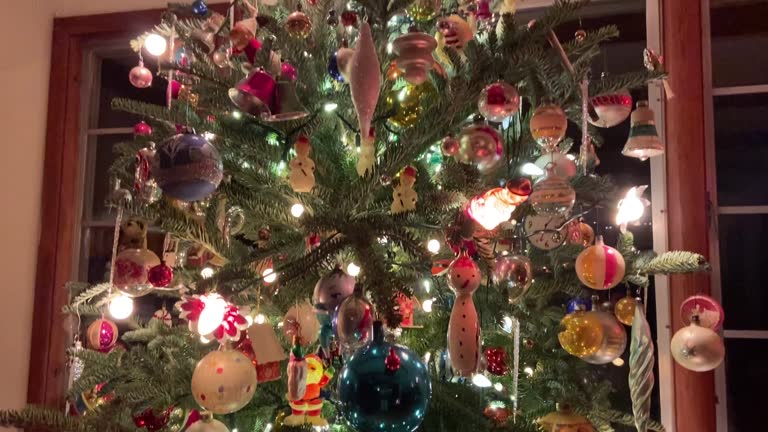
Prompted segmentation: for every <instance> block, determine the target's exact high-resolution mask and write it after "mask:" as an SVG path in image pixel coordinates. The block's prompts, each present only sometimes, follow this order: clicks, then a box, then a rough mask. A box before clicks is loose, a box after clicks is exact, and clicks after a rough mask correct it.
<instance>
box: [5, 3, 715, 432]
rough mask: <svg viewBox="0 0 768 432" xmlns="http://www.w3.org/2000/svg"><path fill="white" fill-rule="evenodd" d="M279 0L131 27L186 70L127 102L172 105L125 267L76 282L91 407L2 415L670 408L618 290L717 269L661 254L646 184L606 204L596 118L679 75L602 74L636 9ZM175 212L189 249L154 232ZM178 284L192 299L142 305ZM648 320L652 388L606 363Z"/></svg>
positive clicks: (637, 308)
mask: <svg viewBox="0 0 768 432" xmlns="http://www.w3.org/2000/svg"><path fill="white" fill-rule="evenodd" d="M259 3H260V4H258V5H256V4H251V2H249V1H248V0H239V1H235V2H234V3H233V5H232V7H230V8H229V9H228V10H227V11H226V16H224V15H223V14H219V13H216V12H214V11H212V10H209V8H208V6H207V5H206V4H205V3H204V2H203V1H202V0H197V1H195V3H193V4H191V5H172V6H170V7H169V11H168V13H167V14H166V15H165V16H164V17H163V22H162V24H161V25H159V26H158V27H157V28H154V29H147V33H146V34H144V35H141V36H139V37H138V38H137V39H136V40H134V41H132V46H133V48H134V49H135V50H136V51H137V52H139V53H142V54H143V55H145V56H146V55H154V56H157V59H158V65H157V68H158V70H157V71H156V72H155V73H153V72H152V71H150V70H149V69H147V68H146V67H144V65H143V64H140V65H139V66H137V67H136V68H134V70H132V71H131V76H130V79H131V83H132V84H134V85H135V86H137V87H147V86H149V85H151V82H152V80H153V79H154V80H167V82H168V105H167V106H157V105H151V104H147V103H142V102H137V101H131V100H123V99H117V100H114V101H113V107H114V108H115V109H118V110H124V111H128V112H131V113H135V114H139V115H141V116H144V117H145V118H146V119H147V122H148V123H142V124H139V125H137V127H136V138H135V140H134V141H133V142H130V143H125V144H123V145H121V146H119V148H118V150H117V151H118V157H117V160H116V162H115V164H114V166H113V167H112V172H113V173H114V175H115V177H116V178H117V179H119V180H121V182H116V184H115V189H114V192H113V193H112V196H111V198H110V202H109V204H110V205H111V206H112V207H113V208H114V209H115V213H116V215H117V220H116V231H115V244H114V248H113V251H114V257H115V258H114V259H113V263H112V265H111V268H110V272H109V273H110V274H109V277H108V282H105V283H101V284H97V285H95V286H85V285H83V284H72V285H71V286H70V289H71V290H72V301H71V304H70V305H69V306H67V307H66V308H65V311H64V312H65V313H68V314H73V315H77V316H78V317H81V318H82V320H84V322H86V323H88V324H89V326H88V330H87V332H84V333H83V336H84V337H85V338H86V339H87V342H88V343H87V345H88V347H87V349H85V348H83V347H82V346H81V345H80V344H79V342H78V343H77V344H76V345H75V348H73V349H72V350H71V352H70V356H71V358H72V368H71V371H70V372H71V375H72V377H71V386H70V405H72V406H71V409H70V412H68V413H66V414H64V413H61V412H60V411H58V410H55V409H48V408H43V407H30V408H27V409H25V410H22V411H19V412H16V411H5V412H0V424H2V425H11V426H17V427H40V428H49V429H52V430H71V431H105V430H116V431H117V430H136V429H137V428H139V429H140V430H143V429H147V430H150V431H155V430H169V431H170V430H174V431H176V430H189V431H195V430H196V431H201V430H227V429H228V430H233V431H234V430H238V431H269V430H273V431H276V430H280V431H294V430H295V431H299V430H313V428H316V429H321V430H322V429H326V428H330V430H338V431H353V430H358V431H360V432H367V431H373V430H382V431H410V430H416V428H418V430H423V431H466V430H490V429H494V430H510V431H512V430H514V431H538V430H545V431H555V430H561V429H559V428H560V427H566V426H570V427H571V428H573V429H567V430H578V431H591V430H600V431H610V430H613V429H612V428H614V427H617V428H621V427H625V426H631V427H632V428H635V427H636V428H637V430H640V431H646V430H663V427H661V425H660V424H659V423H657V422H655V421H652V420H650V418H649V411H650V397H651V389H652V387H653V375H652V367H653V362H654V359H653V345H652V343H651V342H650V340H649V338H650V336H649V333H648V324H647V322H646V321H645V318H644V315H643V307H642V304H641V303H639V302H638V301H637V300H635V299H634V297H633V296H630V297H628V298H627V299H622V300H621V301H619V303H620V306H617V308H616V314H615V315H614V312H613V310H611V311H610V312H607V311H606V310H605V309H601V305H600V304H599V303H600V299H602V300H606V299H607V295H605V293H606V292H607V291H606V290H609V289H611V288H613V287H615V286H617V285H618V286H629V287H632V288H631V289H630V291H632V292H635V291H637V292H642V291H643V290H645V289H647V288H648V287H649V283H650V282H649V277H650V276H652V275H654V274H668V273H683V272H692V271H700V270H703V269H705V267H706V265H705V263H704V261H703V259H702V257H701V256H699V255H696V254H691V253H686V252H670V253H665V254H663V255H660V256H655V255H654V254H653V253H652V252H639V251H637V250H635V248H634V246H633V239H632V235H631V233H630V232H629V231H628V230H627V229H626V226H627V223H631V222H632V221H633V220H635V219H637V218H638V217H639V214H638V212H639V213H640V214H641V213H642V210H643V207H644V204H643V202H642V199H641V198H640V196H641V195H642V190H639V192H638V191H637V190H633V191H632V194H628V195H627V196H626V197H625V199H624V201H623V205H621V206H619V221H618V222H617V223H618V224H619V226H620V228H621V233H622V234H621V235H620V236H619V241H618V244H616V245H615V248H613V247H609V246H606V245H604V244H603V242H602V240H601V238H600V236H599V234H600V233H599V232H598V233H597V234H598V235H597V236H596V235H595V234H596V233H594V231H593V229H592V228H591V226H590V225H588V224H586V223H584V222H582V217H587V218H588V217H589V216H590V214H591V212H592V211H593V210H595V209H597V208H616V206H617V202H618V201H619V199H620V198H621V195H620V193H619V191H617V190H615V188H614V187H613V186H612V185H611V182H610V180H609V179H607V178H603V177H600V176H597V175H595V174H594V173H593V168H594V165H595V164H596V157H595V153H594V144H599V142H600V138H599V132H598V129H597V127H598V126H599V127H610V126H612V125H615V124H617V123H619V122H621V121H623V120H625V119H626V118H627V117H628V116H629V113H630V111H631V107H632V101H631V98H630V97H629V93H628V92H627V89H630V88H636V87H641V86H644V85H646V84H647V83H648V82H649V81H651V80H657V79H663V77H664V72H663V70H661V68H660V67H659V64H658V62H649V65H650V67H649V69H648V70H643V71H638V72H636V73H631V74H623V75H614V76H609V77H606V78H604V79H601V80H597V81H592V82H589V81H588V75H589V69H590V64H591V61H592V59H593V58H594V57H595V56H597V55H599V53H600V48H599V46H600V43H602V42H604V41H606V40H609V39H611V38H614V37H616V36H617V34H618V31H617V29H616V28H615V27H613V26H608V27H605V28H601V29H598V30H594V31H589V32H584V31H580V32H579V33H577V35H576V38H575V39H574V40H572V41H567V42H565V43H563V44H561V43H560V41H559V40H558V38H557V36H555V33H554V29H556V28H557V27H558V26H559V25H561V24H563V23H565V22H567V21H571V20H574V19H575V18H577V16H578V13H579V10H580V9H581V8H582V7H584V6H585V5H586V3H587V2H586V1H558V2H556V3H555V4H554V6H552V7H551V8H550V9H549V10H548V11H546V13H545V14H544V15H543V16H542V17H541V18H540V19H538V20H537V21H535V22H530V23H520V22H517V21H516V17H515V5H514V3H515V2H514V0H511V1H507V0H505V1H503V2H498V3H499V4H491V2H489V1H488V0H478V1H477V2H460V3H455V2H451V1H446V2H443V4H442V6H440V5H439V3H440V2H435V1H431V0H390V1H380V0H354V1H352V2H349V3H346V2H338V1H334V0H309V1H307V2H301V3H299V2H297V1H289V2H286V3H285V4H281V5H277V4H276V3H277V2H275V1H267V0H265V1H262V2H259ZM638 55H640V54H638ZM649 55H651V56H652V53H649ZM153 75H154V76H153ZM640 105H641V104H639V108H638V110H637V111H636V112H635V114H633V119H632V120H633V129H632V133H631V139H630V141H629V142H628V145H627V148H625V154H626V155H627V156H634V157H639V158H647V157H649V156H654V155H657V154H659V153H660V152H661V151H662V147H660V145H659V143H658V139H657V138H656V139H654V138H655V129H654V128H653V114H652V113H650V111H649V110H648V109H647V107H645V106H640ZM478 113H479V114H480V115H482V116H483V117H480V116H478ZM649 113H650V114H649ZM649 115H650V117H649ZM568 121H570V122H571V124H572V125H574V126H577V127H578V128H580V129H581V131H582V140H581V143H580V145H579V146H578V150H577V155H576V156H575V157H574V156H570V155H568V150H569V147H570V144H569V142H568V140H563V138H564V136H565V129H566V127H567V125H568ZM589 123H591V124H589ZM153 142H157V143H159V144H157V145H156V146H155V144H153ZM593 143H594V144H593ZM137 154H138V156H137ZM534 161H537V164H536V165H538V168H539V169H540V170H541V171H542V173H538V174H539V179H538V180H536V182H535V183H533V184H532V183H531V182H530V181H529V180H528V179H526V178H521V175H522V174H525V173H530V167H529V170H528V171H525V170H522V167H524V166H530V165H531V163H532V162H534ZM526 164H527V165H526ZM542 174H543V175H542ZM120 184H123V185H126V184H128V185H133V187H132V188H130V189H132V190H131V191H129V190H127V189H126V188H123V187H121V186H120ZM161 195H162V198H161ZM150 227H152V228H153V229H155V230H160V231H161V232H163V233H166V241H165V244H164V247H163V250H161V251H160V250H158V251H154V252H153V251H150V250H149V249H147V245H146V235H147V232H148V230H149V228H150ZM595 237H597V238H595ZM593 243H594V244H593ZM158 255H159V256H158ZM145 294H147V295H146V296H144V295H145ZM593 294H594V295H597V296H598V297H597V298H595V300H594V303H595V305H594V309H593V310H591V311H588V310H585V306H584V304H585V303H587V301H585V300H584V299H585V298H586V299H588V298H589V297H590V296H591V295H593ZM139 298H140V300H139ZM152 298H164V299H167V298H172V299H173V302H176V307H175V308H174V309H173V310H165V309H161V310H159V311H158V312H157V313H156V314H155V316H154V317H149V316H140V314H138V313H136V314H133V313H132V305H133V302H134V301H136V302H140V301H141V302H146V301H150V302H151V300H147V299H152ZM566 304H567V306H566ZM150 318H152V319H150ZM126 320H127V321H126ZM113 321H114V322H117V323H121V327H122V328H126V329H127V331H123V332H122V334H119V333H120V331H119V330H118V328H117V326H116V325H115V324H114V323H113ZM624 324H626V325H631V326H632V332H631V333H632V337H631V339H632V342H631V345H632V348H631V349H632V354H631V356H630V367H629V369H630V372H629V380H630V388H631V395H624V394H614V393H613V392H612V388H611V385H610V382H609V381H607V380H606V378H605V377H604V372H605V370H604V369H603V368H601V367H599V366H595V365H600V364H606V363H610V362H612V361H617V359H618V360H620V358H619V356H620V355H621V354H622V353H623V352H624V349H625V347H626V346H627V345H629V344H628V342H627V341H628V336H627V330H625V328H624V327H623V325H624ZM118 341H119V342H118ZM405 347H407V348H405ZM615 398H625V399H630V398H631V405H632V406H633V413H624V412H620V411H617V410H615V409H613V408H612V403H611V401H612V400H615ZM556 404H559V405H560V411H559V412H558V413H555V414H549V415H548V413H551V412H553V411H555V409H556ZM625 405H628V404H625ZM198 410H199V411H200V413H198ZM73 412H75V413H76V414H77V415H74V416H73V415H71V414H72V413H73ZM200 417H202V420H199V421H197V422H195V420H196V419H198V418H200ZM622 425H623V426H622ZM592 427H594V429H592ZM185 428H186V429H185Z"/></svg>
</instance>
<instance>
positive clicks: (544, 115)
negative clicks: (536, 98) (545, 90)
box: [530, 103, 568, 153]
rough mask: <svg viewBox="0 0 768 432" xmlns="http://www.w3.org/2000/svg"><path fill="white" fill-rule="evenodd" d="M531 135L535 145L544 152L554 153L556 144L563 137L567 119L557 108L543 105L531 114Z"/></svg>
mask: <svg viewBox="0 0 768 432" xmlns="http://www.w3.org/2000/svg"><path fill="white" fill-rule="evenodd" d="M530 128H531V135H532V136H533V139H534V140H536V143H537V144H538V145H539V146H540V147H541V148H542V149H543V150H544V151H546V152H548V153H551V152H553V151H555V149H556V147H557V143H559V142H560V141H561V140H562V139H563V137H565V130H566V129H567V128H568V118H567V117H566V116H565V112H563V109H562V108H560V107H559V106H557V105H555V104H553V103H543V104H541V105H539V106H538V107H537V108H536V110H535V111H534V112H533V116H532V117H531V121H530Z"/></svg>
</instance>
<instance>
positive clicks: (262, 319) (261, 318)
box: [254, 314, 267, 324]
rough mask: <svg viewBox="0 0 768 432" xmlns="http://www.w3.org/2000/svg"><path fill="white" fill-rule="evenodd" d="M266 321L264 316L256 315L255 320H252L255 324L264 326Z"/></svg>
mask: <svg viewBox="0 0 768 432" xmlns="http://www.w3.org/2000/svg"><path fill="white" fill-rule="evenodd" d="M266 321H267V317H265V316H264V314H258V315H256V319H254V322H255V323H256V324H264V323H265V322H266Z"/></svg>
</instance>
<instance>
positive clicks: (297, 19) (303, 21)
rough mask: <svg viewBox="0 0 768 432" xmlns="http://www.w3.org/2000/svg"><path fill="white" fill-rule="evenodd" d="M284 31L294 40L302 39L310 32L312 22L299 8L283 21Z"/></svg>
mask: <svg viewBox="0 0 768 432" xmlns="http://www.w3.org/2000/svg"><path fill="white" fill-rule="evenodd" d="M285 31H286V32H288V34H289V35H291V36H293V37H295V38H299V39H304V38H306V37H307V36H309V32H311V31H312V21H310V20H309V17H308V16H307V15H306V14H305V13H304V12H302V11H301V9H300V8H297V9H296V10H295V11H293V12H292V13H291V14H290V15H288V18H287V19H286V20H285Z"/></svg>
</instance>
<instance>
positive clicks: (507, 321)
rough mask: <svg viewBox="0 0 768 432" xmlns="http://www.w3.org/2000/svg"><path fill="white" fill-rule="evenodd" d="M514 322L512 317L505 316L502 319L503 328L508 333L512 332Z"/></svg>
mask: <svg viewBox="0 0 768 432" xmlns="http://www.w3.org/2000/svg"><path fill="white" fill-rule="evenodd" d="M512 324H513V322H512V317H510V316H505V317H504V318H503V319H502V323H501V329H502V330H504V331H505V332H506V333H512Z"/></svg>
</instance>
